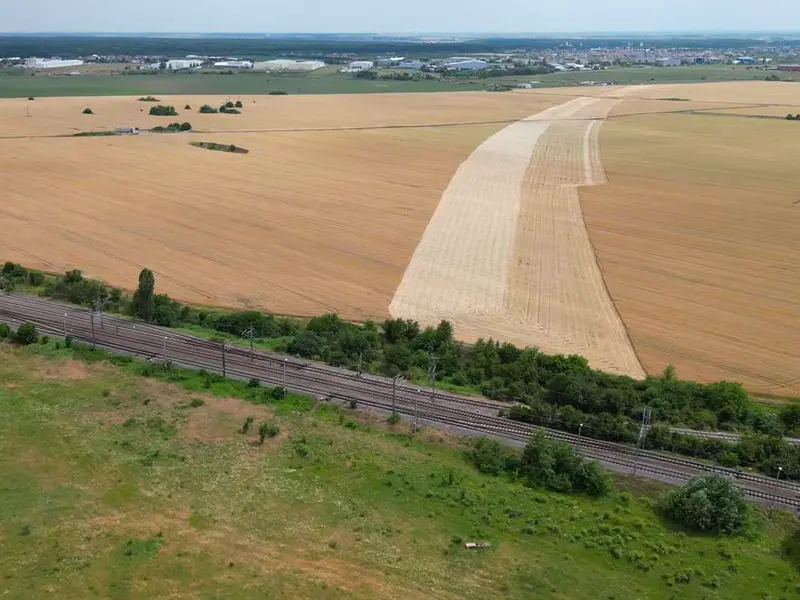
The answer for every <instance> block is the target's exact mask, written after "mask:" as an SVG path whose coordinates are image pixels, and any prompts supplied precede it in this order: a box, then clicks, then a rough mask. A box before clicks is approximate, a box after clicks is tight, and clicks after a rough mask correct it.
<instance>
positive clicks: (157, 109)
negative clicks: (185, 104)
mask: <svg viewBox="0 0 800 600" xmlns="http://www.w3.org/2000/svg"><path fill="white" fill-rule="evenodd" d="M150 114H151V115H152V116H154V117H174V116H177V114H178V111H176V110H175V107H174V106H165V105H163V104H157V105H156V106H151V107H150Z"/></svg>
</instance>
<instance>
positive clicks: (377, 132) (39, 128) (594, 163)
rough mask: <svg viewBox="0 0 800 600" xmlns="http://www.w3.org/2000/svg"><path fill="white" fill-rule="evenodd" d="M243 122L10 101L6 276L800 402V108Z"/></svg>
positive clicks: (0, 241)
mask: <svg viewBox="0 0 800 600" xmlns="http://www.w3.org/2000/svg"><path fill="white" fill-rule="evenodd" d="M236 99H238V98H232V100H236ZM224 100H225V98H224V97H212V96H208V97H166V98H161V103H163V104H171V105H173V106H175V107H176V108H177V109H178V112H179V113H180V114H179V115H178V116H177V117H151V116H149V115H148V114H147V110H149V107H150V104H147V103H140V102H138V101H137V100H136V98H119V97H116V98H90V99H87V98H43V99H37V100H36V101H35V102H28V101H23V100H0V181H2V184H3V189H2V193H3V201H2V203H0V231H2V232H3V235H2V237H0V252H1V253H2V255H3V259H6V260H16V261H20V262H23V263H25V264H27V265H29V266H38V267H42V268H45V269H47V270H51V271H61V270H65V269H68V268H80V269H83V270H84V271H85V272H86V273H87V274H90V275H92V276H96V277H100V278H102V279H104V280H106V281H108V282H109V283H111V284H114V285H119V286H122V287H127V288H130V287H132V286H133V285H134V284H135V281H136V276H137V274H138V271H139V269H141V268H142V267H143V266H148V267H151V268H152V269H154V271H155V272H156V274H157V277H158V281H159V290H160V291H163V292H166V293H169V294H170V295H172V296H174V297H176V298H179V299H182V300H185V301H192V302H197V303H204V304H216V305H226V306H237V307H245V306H246V307H258V308H264V309H267V310H271V311H276V312H281V313H288V314H300V315H311V314H320V313H323V312H328V311H336V312H339V313H340V314H341V315H342V316H344V317H346V318H351V319H364V318H377V319H382V318H384V317H386V316H389V315H390V314H391V315H394V316H403V317H409V318H416V319H419V320H420V321H421V322H423V323H428V322H430V323H434V322H437V320H438V319H441V318H448V319H450V320H452V322H453V323H454V325H455V329H456V334H457V335H459V336H461V337H462V338H463V339H468V340H470V339H475V338H477V337H494V338H497V339H502V340H508V341H513V342H514V343H516V344H518V345H521V346H525V345H530V346H538V347H541V348H543V349H545V350H547V351H550V352H564V353H581V354H584V355H586V356H587V357H588V358H589V359H590V361H591V363H592V364H593V365H594V366H596V367H598V368H603V369H607V370H610V371H614V372H619V373H627V374H630V375H633V376H636V377H641V376H642V375H643V373H645V372H647V373H656V372H658V371H660V370H662V369H663V368H664V367H665V366H666V365H667V364H669V363H673V364H675V365H676V367H677V369H678V373H679V375H681V376H683V377H686V378H695V379H699V380H717V379H729V380H735V381H742V382H744V383H745V384H746V385H747V386H748V387H750V388H751V389H754V390H757V391H762V392H770V393H774V394H796V393H799V392H798V389H799V387H800V377H799V376H800V351H798V349H800V300H799V299H798V298H800V297H799V296H798V293H797V292H798V287H800V241H798V240H800V236H798V235H797V232H798V231H800V203H797V204H796V202H798V201H800V171H799V170H798V169H797V167H796V148H797V147H798V146H797V143H798V136H799V135H800V125H796V124H795V123H790V122H787V121H785V120H782V119H777V118H774V117H777V116H780V115H781V114H783V116H785V113H784V111H785V112H786V113H788V112H795V113H800V86H797V85H794V84H788V83H773V82H737V83H720V84H692V85H652V86H636V87H628V88H623V87H609V88H573V89H562V90H557V91H554V90H549V91H548V90H526V91H517V92H514V93H506V94H497V93H495V94H491V93H447V94H375V95H352V96H282V97H267V96H259V97H242V98H241V100H242V103H243V109H242V110H243V114H241V115H221V114H218V115H201V114H198V113H197V109H198V108H199V106H200V105H202V104H210V105H212V106H218V105H219V104H220V103H221V102H222V101H224ZM187 104H188V105H190V106H191V107H192V108H191V110H188V109H184V106H185V105H187ZM87 105H88V106H90V107H91V108H92V110H93V111H94V113H95V114H93V115H83V114H81V111H82V110H83V108H85V107H86V106H87ZM26 114H30V116H29V117H28V116H26ZM726 114H729V116H726ZM747 117H769V118H747ZM171 121H190V122H191V123H192V125H193V126H194V130H195V131H193V132H192V133H185V134H163V135H158V134H150V133H143V134H141V135H139V136H118V137H90V138H72V137H70V135H71V134H74V133H77V132H81V131H105V130H109V129H113V128H114V127H117V126H123V125H125V126H137V127H140V128H142V129H148V128H151V127H153V126H155V125H164V124H167V123H169V122H171ZM190 141H209V142H217V143H224V144H235V145H237V146H240V147H244V148H246V149H248V150H249V151H250V152H249V153H248V154H246V155H239V154H229V153H223V152H212V151H208V150H204V149H199V148H195V147H192V146H190V145H189V142H190Z"/></svg>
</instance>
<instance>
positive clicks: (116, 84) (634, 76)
mask: <svg viewBox="0 0 800 600" xmlns="http://www.w3.org/2000/svg"><path fill="white" fill-rule="evenodd" d="M766 75H767V73H766V72H764V71H752V70H750V71H748V70H746V69H745V68H744V67H730V66H726V65H720V66H692V67H689V66H687V67H669V68H657V67H649V68H639V67H637V68H616V69H608V70H606V71H591V72H571V73H552V74H549V75H523V76H513V77H496V78H491V79H458V80H452V81H410V82H407V81H386V80H385V81H369V80H366V79H354V78H353V77H352V76H350V75H344V74H341V73H337V72H336V71H335V69H334V70H332V69H324V70H322V71H318V72H315V73H308V74H305V75H266V74H234V75H218V74H213V75H212V74H199V73H197V74H186V73H177V74H174V73H157V74H148V75H81V76H76V77H53V76H48V75H36V76H34V77H31V76H30V75H29V74H13V75H12V74H7V73H6V74H0V98H16V97H26V96H34V97H37V96H113V95H145V94H165V95H166V94H267V93H269V92H271V91H276V90H282V91H285V92H288V93H290V94H344V93H369V92H444V91H459V90H482V89H486V87H487V86H489V85H491V84H493V83H507V84H513V83H517V82H528V81H539V82H541V84H540V87H554V86H568V85H576V84H577V83H578V82H580V81H614V82H616V83H618V84H632V83H634V84H635V83H689V82H699V81H705V80H707V81H742V80H752V79H763V78H764V77H765V76H766ZM780 76H781V77H783V78H785V76H786V74H785V73H784V74H782V75H780ZM703 78H705V79H703ZM651 79H653V80H654V81H651Z"/></svg>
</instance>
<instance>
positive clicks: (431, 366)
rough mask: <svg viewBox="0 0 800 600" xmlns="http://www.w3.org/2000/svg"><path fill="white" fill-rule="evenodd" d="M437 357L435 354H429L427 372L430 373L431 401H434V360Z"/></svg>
mask: <svg viewBox="0 0 800 600" xmlns="http://www.w3.org/2000/svg"><path fill="white" fill-rule="evenodd" d="M437 360H439V358H438V357H437V356H436V355H435V354H431V364H430V367H429V368H428V372H429V373H430V374H431V402H436V361H437Z"/></svg>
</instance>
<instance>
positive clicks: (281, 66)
mask: <svg viewBox="0 0 800 600" xmlns="http://www.w3.org/2000/svg"><path fill="white" fill-rule="evenodd" d="M324 66H325V63H324V62H322V61H321V60H290V59H276V60H266V61H263V62H257V63H254V64H253V68H254V69H256V70H258V71H292V72H305V71H316V70H317V69H321V68H322V67H324Z"/></svg>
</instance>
